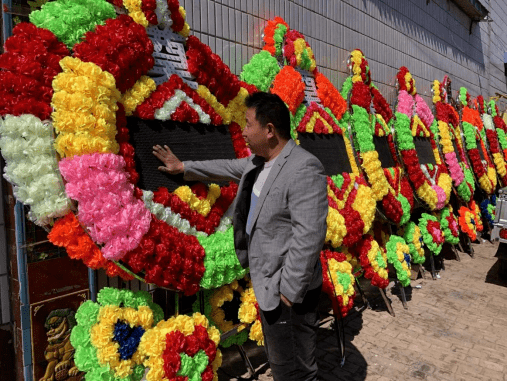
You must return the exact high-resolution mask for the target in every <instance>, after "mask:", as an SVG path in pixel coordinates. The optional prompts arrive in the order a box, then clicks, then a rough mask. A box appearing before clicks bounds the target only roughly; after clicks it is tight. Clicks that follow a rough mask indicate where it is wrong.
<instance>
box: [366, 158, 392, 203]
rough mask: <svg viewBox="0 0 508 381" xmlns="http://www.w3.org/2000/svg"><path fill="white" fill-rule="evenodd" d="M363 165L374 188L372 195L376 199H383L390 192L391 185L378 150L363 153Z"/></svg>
mask: <svg viewBox="0 0 508 381" xmlns="http://www.w3.org/2000/svg"><path fill="white" fill-rule="evenodd" d="M362 159H363V163H362V167H363V169H364V170H365V173H366V174H367V177H368V178H369V183H370V184H371V188H372V195H373V196H374V199H375V200H376V201H381V200H382V199H383V197H384V196H386V195H387V194H388V191H389V188H390V185H389V184H388V181H387V180H386V177H385V174H384V171H383V168H382V167H381V162H380V161H379V154H378V152H377V151H367V152H363V153H362Z"/></svg>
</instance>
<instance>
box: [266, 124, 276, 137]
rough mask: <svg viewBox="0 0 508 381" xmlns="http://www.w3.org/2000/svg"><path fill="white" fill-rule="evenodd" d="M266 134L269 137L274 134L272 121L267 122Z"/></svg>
mask: <svg viewBox="0 0 508 381" xmlns="http://www.w3.org/2000/svg"><path fill="white" fill-rule="evenodd" d="M266 135H267V137H268V138H269V139H270V138H273V137H274V136H275V126H274V125H273V123H267V125H266Z"/></svg>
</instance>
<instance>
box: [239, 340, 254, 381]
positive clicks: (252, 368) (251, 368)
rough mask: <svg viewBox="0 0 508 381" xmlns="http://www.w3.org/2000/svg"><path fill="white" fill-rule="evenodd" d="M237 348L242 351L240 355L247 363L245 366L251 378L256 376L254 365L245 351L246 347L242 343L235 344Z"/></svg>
mask: <svg viewBox="0 0 508 381" xmlns="http://www.w3.org/2000/svg"><path fill="white" fill-rule="evenodd" d="M235 346H236V349H237V350H238V352H240V356H242V360H243V362H244V363H245V367H246V368H247V372H248V373H249V378H251V377H254V375H255V374H256V370H255V369H254V367H253V366H252V363H251V362H250V360H249V357H248V356H247V353H246V352H245V349H243V347H242V346H241V345H238V344H235Z"/></svg>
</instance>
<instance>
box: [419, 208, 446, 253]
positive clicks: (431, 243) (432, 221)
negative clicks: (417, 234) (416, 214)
mask: <svg viewBox="0 0 508 381" xmlns="http://www.w3.org/2000/svg"><path fill="white" fill-rule="evenodd" d="M418 227H419V228H420V230H421V232H422V236H423V242H425V245H426V246H427V247H428V248H429V250H430V251H431V253H433V254H434V255H438V254H439V253H440V252H441V249H442V248H443V243H444V241H445V236H444V234H443V231H442V230H441V224H440V223H439V221H438V219H437V218H436V217H434V216H432V215H430V214H428V213H422V215H421V217H420V218H419V220H418Z"/></svg>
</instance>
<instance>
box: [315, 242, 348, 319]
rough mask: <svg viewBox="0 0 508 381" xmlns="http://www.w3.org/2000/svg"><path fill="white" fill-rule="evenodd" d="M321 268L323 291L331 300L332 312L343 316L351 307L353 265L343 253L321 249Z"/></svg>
mask: <svg viewBox="0 0 508 381" xmlns="http://www.w3.org/2000/svg"><path fill="white" fill-rule="evenodd" d="M320 260H321V266H322V269H323V291H324V292H325V293H326V294H327V295H328V297H329V298H330V299H331V301H332V306H333V309H334V312H335V313H336V314H337V315H338V314H339V313H340V314H342V316H343V317H345V316H346V315H347V313H348V311H349V310H350V309H351V308H353V301H354V297H355V289H354V284H355V278H354V276H353V274H352V270H353V267H352V266H351V264H350V263H349V262H348V260H347V256H346V254H344V253H340V252H336V251H331V250H327V249H325V250H323V251H321V255H320Z"/></svg>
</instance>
